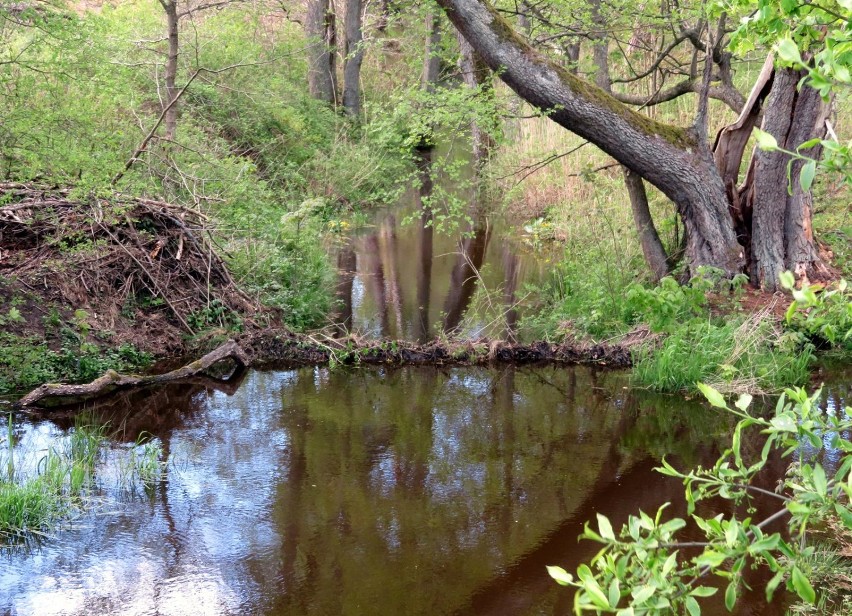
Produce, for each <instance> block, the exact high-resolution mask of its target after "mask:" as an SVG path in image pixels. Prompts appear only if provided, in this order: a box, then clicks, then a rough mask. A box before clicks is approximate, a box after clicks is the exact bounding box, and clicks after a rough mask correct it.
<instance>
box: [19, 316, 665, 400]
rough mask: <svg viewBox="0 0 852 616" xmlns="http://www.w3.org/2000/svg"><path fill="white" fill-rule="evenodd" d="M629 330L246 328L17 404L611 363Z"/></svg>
mask: <svg viewBox="0 0 852 616" xmlns="http://www.w3.org/2000/svg"><path fill="white" fill-rule="evenodd" d="M628 338H630V337H629V336H628V337H626V338H625V339H624V340H623V341H622V342H621V343H617V344H584V343H565V344H551V343H548V342H533V343H530V344H517V343H508V342H503V341H500V340H490V341H489V340H477V341H464V342H453V341H439V340H435V341H433V342H430V343H427V344H417V343H414V342H406V341H402V340H367V341H362V340H357V339H355V338H345V339H336V338H323V339H317V338H314V337H311V336H304V335H295V334H292V333H290V332H282V331H281V330H275V329H270V330H263V331H259V332H251V333H248V334H245V335H244V336H243V337H242V338H240V341H239V343H238V342H236V341H234V340H229V341H228V342H226V343H225V344H223V345H222V346H220V347H218V348H217V349H215V350H214V351H211V352H210V353H208V354H207V355H205V356H204V357H202V358H201V359H198V360H196V361H193V362H190V363H188V364H186V365H185V366H183V367H182V368H178V369H177V370H172V371H171V372H166V373H165V374H157V375H151V376H137V375H123V374H119V373H118V372H116V371H114V370H109V371H107V373H106V374H104V375H103V376H102V377H100V378H98V379H95V380H94V381H92V382H91V383H87V384H85V385H65V384H55V383H47V384H45V385H40V386H39V387H37V388H35V389H34V390H33V391H31V392H30V393H28V394H27V395H26V396H24V397H23V398H21V399H20V400H18V402H17V403H15V406H16V407H18V408H28V407H36V406H38V407H57V406H66V405H71V404H77V403H79V402H84V401H86V400H92V399H94V398H100V397H103V396H106V395H108V394H110V393H113V392H115V391H117V390H124V389H129V388H133V387H142V386H145V385H162V384H166V383H175V382H181V383H187V382H193V381H194V382H198V379H199V378H203V381H202V383H203V382H204V381H206V382H207V383H209V384H210V385H212V386H214V387H215V386H216V385H217V384H223V383H230V382H232V381H234V380H236V379H237V377H238V376H240V375H239V373H240V372H241V371H242V370H243V369H245V368H248V367H258V368H264V367H273V366H278V367H280V366H287V367H297V366H318V365H342V366H352V365H367V364H372V365H376V364H384V365H396V366H403V365H409V366H412V365H413V366H418V365H419V366H423V365H442V366H446V365H461V366H476V365H487V364H494V363H514V364H530V363H540V362H551V363H562V364H595V365H598V366H606V367H610V368H626V367H628V366H630V365H631V362H632V357H631V348H632V347H633V346H635V345H636V344H638V343H640V342H641V341H643V340H644V341H647V340H648V338H647V336H639V337H634V338H635V339H628ZM228 359H230V360H233V361H234V362H235V363H236V365H237V369H236V370H235V371H232V373H231V374H230V375H228V376H227V377H226V378H224V379H223V378H219V377H217V376H216V375H214V374H211V373H210V369H211V368H212V367H213V366H214V365H216V364H219V363H220V362H222V361H224V360H228Z"/></svg>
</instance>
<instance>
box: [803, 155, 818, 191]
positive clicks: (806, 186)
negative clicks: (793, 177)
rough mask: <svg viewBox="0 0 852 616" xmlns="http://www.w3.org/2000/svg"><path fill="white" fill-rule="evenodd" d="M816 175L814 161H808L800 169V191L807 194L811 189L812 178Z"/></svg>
mask: <svg viewBox="0 0 852 616" xmlns="http://www.w3.org/2000/svg"><path fill="white" fill-rule="evenodd" d="M815 175H816V161H815V160H809V161H808V162H807V163H806V164H805V166H804V167H802V171H801V172H800V173H799V184H800V185H801V186H802V190H803V191H805V192H808V191H809V190H810V189H811V184H813V182H814V176H815Z"/></svg>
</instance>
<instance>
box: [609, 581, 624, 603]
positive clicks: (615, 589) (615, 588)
mask: <svg viewBox="0 0 852 616" xmlns="http://www.w3.org/2000/svg"><path fill="white" fill-rule="evenodd" d="M608 598H609V605H610V607H613V608H614V607H615V606H616V605H618V602H619V601H620V600H621V585H620V584H619V583H618V578H614V579H613V580H612V583H611V584H610V585H609V597H608Z"/></svg>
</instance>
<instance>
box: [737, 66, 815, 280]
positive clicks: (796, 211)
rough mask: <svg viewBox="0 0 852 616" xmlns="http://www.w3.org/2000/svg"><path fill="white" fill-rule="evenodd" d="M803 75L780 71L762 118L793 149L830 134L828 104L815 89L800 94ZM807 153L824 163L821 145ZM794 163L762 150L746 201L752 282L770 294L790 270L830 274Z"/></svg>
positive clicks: (756, 156)
mask: <svg viewBox="0 0 852 616" xmlns="http://www.w3.org/2000/svg"><path fill="white" fill-rule="evenodd" d="M803 76H804V73H803V72H802V71H795V70H792V69H776V71H775V78H774V80H773V84H772V91H771V92H770V94H769V100H768V102H767V108H766V112H765V114H764V118H763V130H764V131H766V132H768V133H769V134H771V135H772V136H773V137H775V140H776V141H777V142H778V145H779V147H780V148H783V149H785V150H789V151H796V149H797V148H798V147H799V146H800V145H801V144H802V143H804V142H805V141H808V140H810V139H812V138H816V137H819V138H822V137H824V136H825V120H826V117H827V113H828V105H827V104H826V103H825V102H824V101H823V100H822V99H821V98H820V95H819V92H817V91H816V90H814V89H813V88H810V87H808V86H803V87H802V88H801V91H799V90H797V85H798V84H799V82H800V81H801V79H802V77H803ZM802 153H803V154H805V155H807V156H809V157H811V158H814V159H819V157H820V155H821V153H822V152H821V148H819V147H816V148H811V149H809V150H805V151H803V152H802ZM789 161H790V156H789V155H787V154H785V153H783V152H778V151H764V150H757V151H756V152H755V153H754V156H753V157H752V163H751V168H750V169H749V174H748V176H747V180H746V185H745V186H744V187H743V190H742V195H743V197H744V198H742V197H741V200H743V201H746V202H747V203H748V204H749V205H750V208H751V209H752V211H753V212H754V213H753V223H752V251H753V254H752V263H751V274H752V278H753V280H754V281H755V282H756V283H757V284H759V285H760V286H761V287H762V288H764V289H767V290H771V291H774V290H776V289H777V288H778V286H779V280H778V275H779V274H780V273H781V272H782V271H784V270H785V269H788V270H791V271H793V272H794V273H795V274H796V276H797V278H800V279H802V278H804V279H812V278H821V277H822V276H824V275H825V274H826V273H827V271H826V268H825V265H824V264H823V263H822V260H821V259H820V257H819V252H818V251H817V248H816V245H815V243H814V238H813V229H812V227H811V217H812V198H811V194H810V191H805V190H803V189H802V186H801V183H800V181H799V176H800V173H801V169H802V167H803V162H802V161H800V160H794V161H793V162H792V165H791V166H790V168H789V173H788V163H789Z"/></svg>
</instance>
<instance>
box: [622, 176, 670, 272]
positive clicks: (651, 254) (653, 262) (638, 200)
mask: <svg viewBox="0 0 852 616" xmlns="http://www.w3.org/2000/svg"><path fill="white" fill-rule="evenodd" d="M622 169H623V170H624V185H625V186H626V187H627V194H628V195H629V196H630V210H631V211H632V212H633V222H634V223H635V224H636V231H637V232H638V233H639V244H640V245H641V246H642V254H643V255H645V263H647V264H648V267H649V268H650V270H651V272H652V273H653V275H654V282H657V281H659V280H660V278H663V277H664V276H668V275H669V273H670V271H671V270H670V267H669V257H668V255H667V254H666V249H665V248H663V243H662V242H661V241H660V236H659V234H658V233H657V227H656V226H654V219H653V218H651V209H650V208H649V207H648V195H647V193H646V192H645V183H644V182H643V181H642V178H640V177H639V176H638V175H636V174H635V173H633V172H632V171H630V169H628V168H627V167H622Z"/></svg>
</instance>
